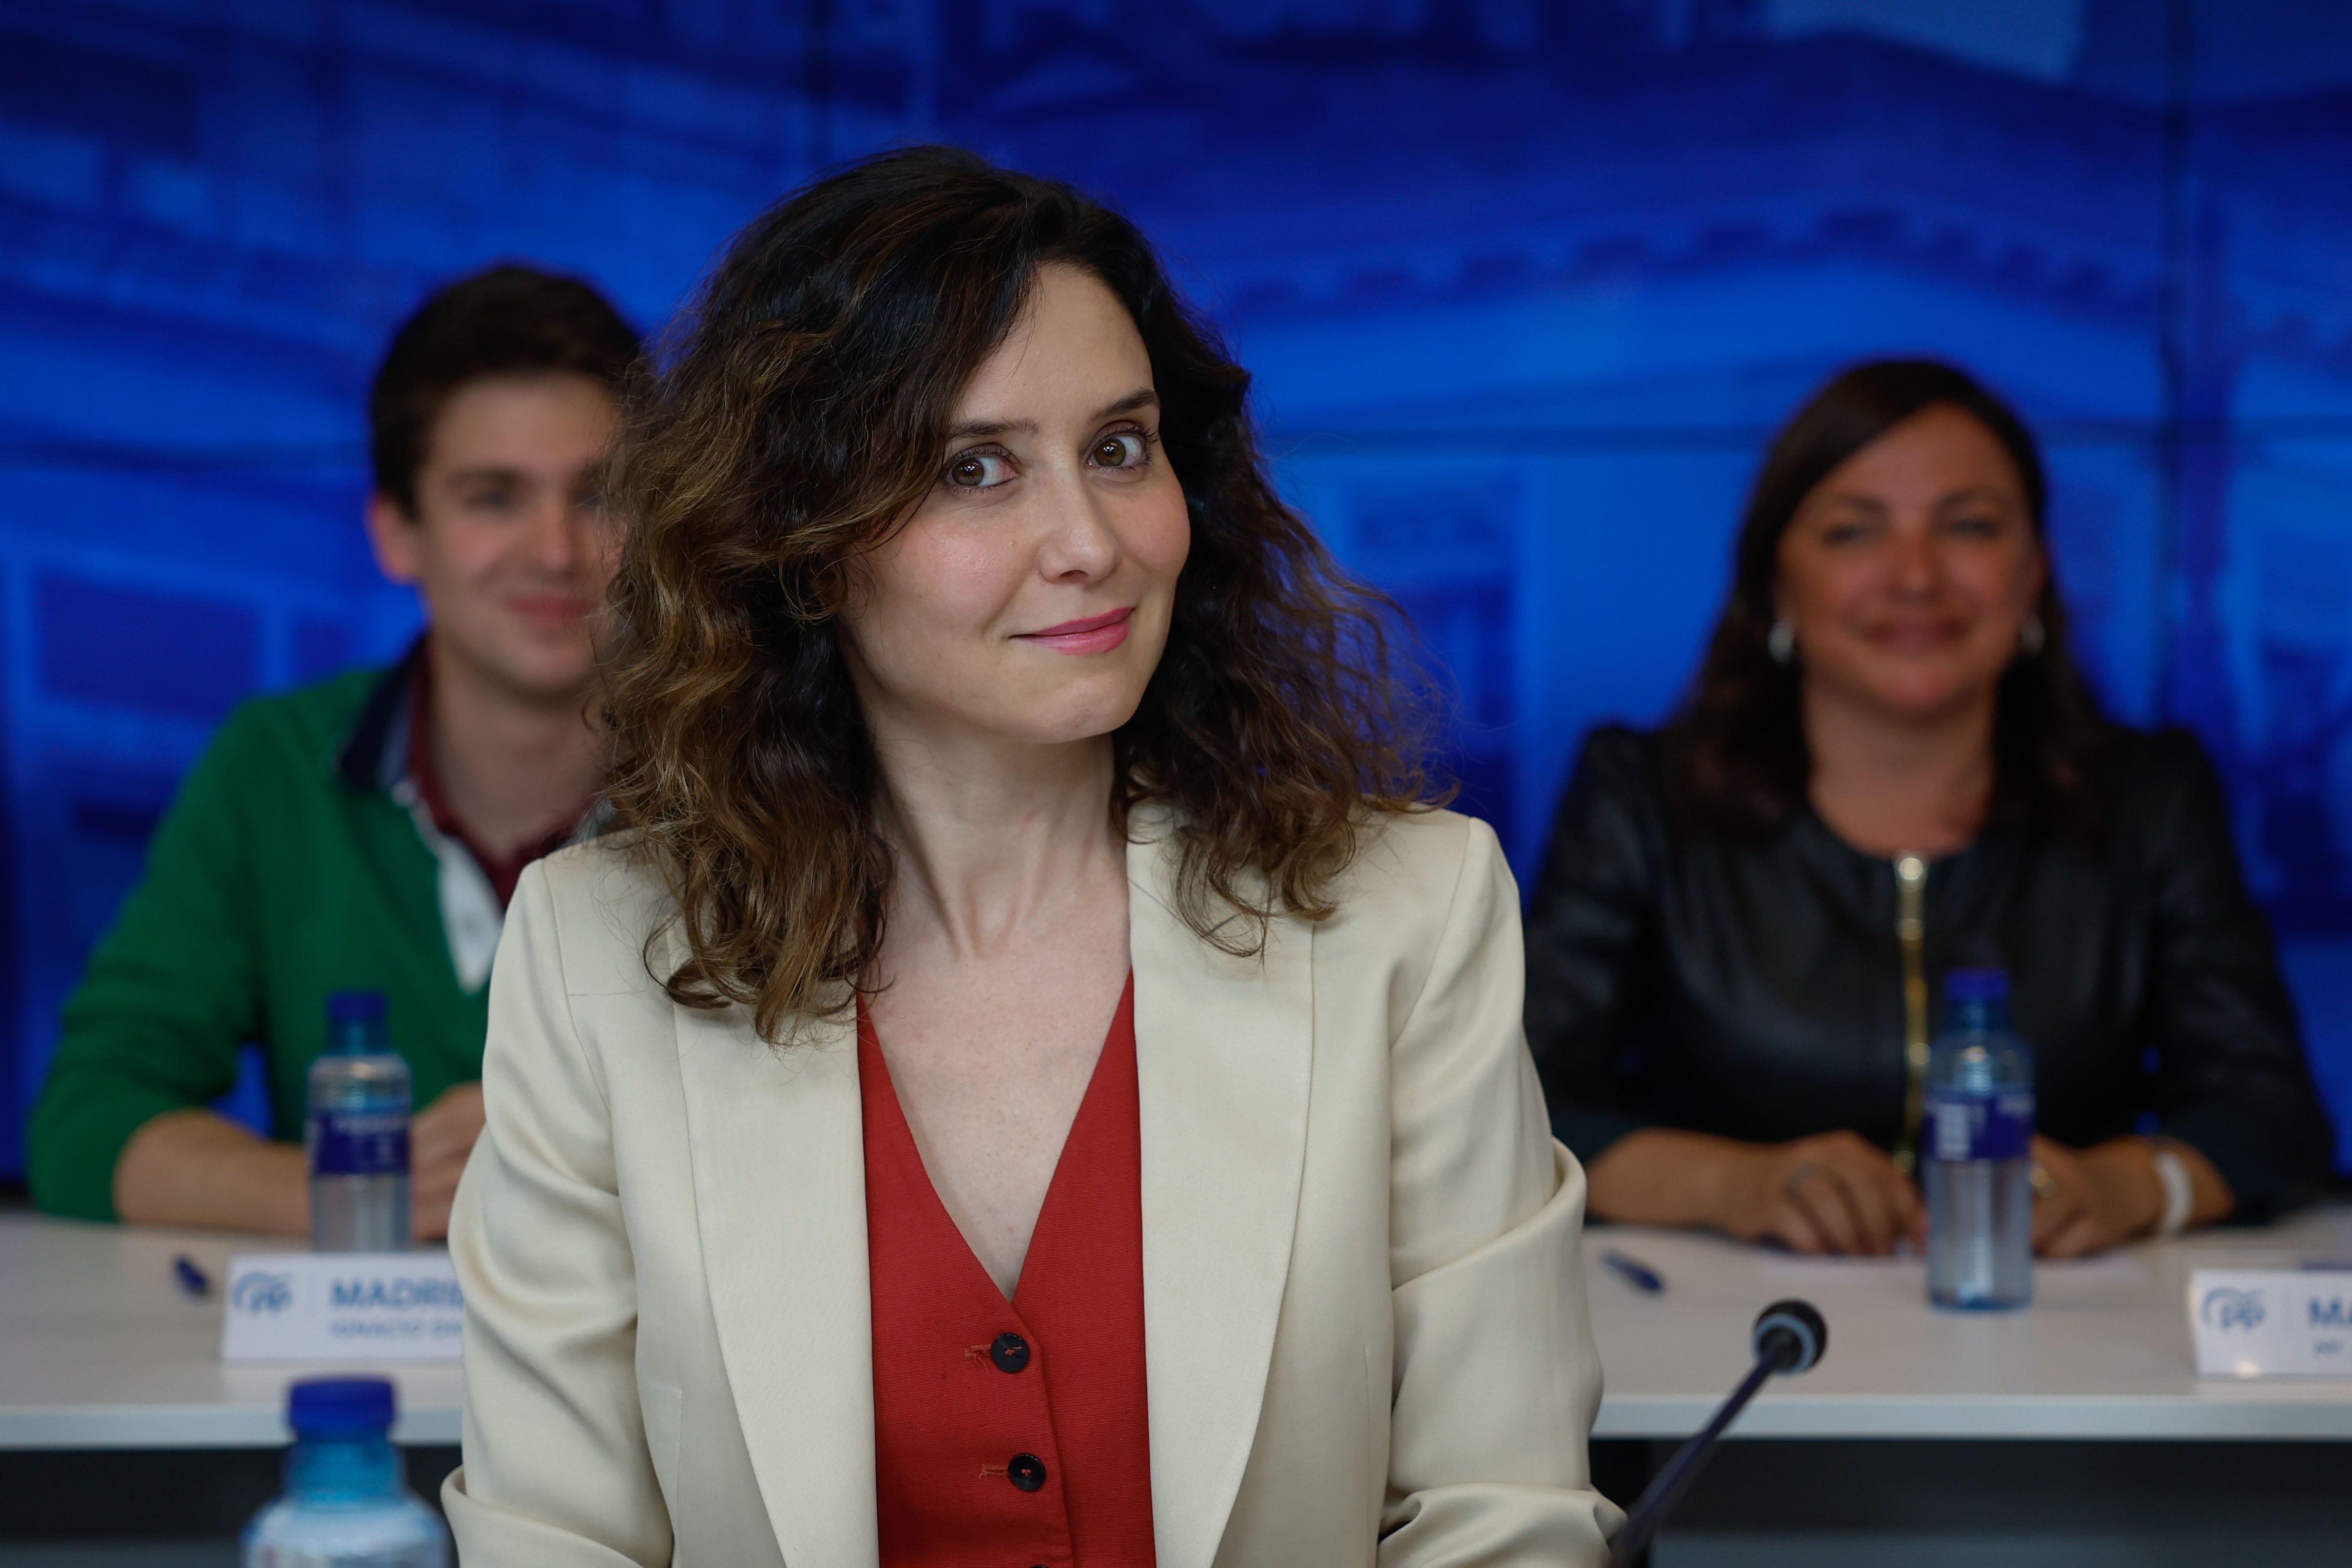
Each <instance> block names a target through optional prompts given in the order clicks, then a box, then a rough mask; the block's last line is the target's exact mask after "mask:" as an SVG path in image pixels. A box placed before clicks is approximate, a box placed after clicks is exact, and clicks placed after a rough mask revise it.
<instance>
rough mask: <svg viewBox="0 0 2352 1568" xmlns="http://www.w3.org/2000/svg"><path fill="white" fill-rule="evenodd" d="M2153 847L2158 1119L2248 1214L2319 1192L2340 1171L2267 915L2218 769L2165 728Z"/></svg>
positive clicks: (2149, 837) (2148, 835)
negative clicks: (2245, 864) (2243, 861)
mask: <svg viewBox="0 0 2352 1568" xmlns="http://www.w3.org/2000/svg"><path fill="white" fill-rule="evenodd" d="M2157 747H2158V750H2157V754H2156V766H2154V767H2152V768H2148V769H2147V775H2148V777H2149V778H2150V779H2153V780H2154V781H2155V788H2154V789H2152V790H2151V793H2152V794H2153V795H2154V796H2155V797H2156V799H2155V800H2153V801H2152V802H2151V817H2150V820H2148V821H2146V822H2144V823H2137V824H2129V827H2130V828H2131V829H2132V830H2133V831H2131V832H2130V837H2131V838H2133V839H2134V840H2136V841H2138V842H2139V843H2141V844H2144V845H2146V846H2147V853H2148V854H2149V858H2150V862H2151V866H2150V874H2151V878H2152V882H2153V887H2154V894H2155V919H2154V923H2153V929H2152V936H2153V946H2154V950H2153V951H2152V952H2151V953H2150V954H2149V955H2148V963H2149V970H2148V974H2149V988H2148V998H2147V1021H2148V1030H2149V1035H2148V1039H2149V1043H2150V1044H2151V1045H2152V1046H2153V1047H2154V1048H2155V1051H2154V1054H2155V1065H2156V1071H2155V1079H2154V1082H2153V1084H2152V1093H2151V1099H2152V1101H2153V1104H2154V1108H2155V1110H2156V1113H2157V1116H2158V1130H2159V1131H2160V1132H2162V1133H2163V1134H2166V1135H2167V1136H2169V1137H2174V1138H2178V1139H2179V1140H2180V1141H2181V1142H2182V1143H2184V1144H2187V1145H2189V1146H2190V1147H2192V1148H2194V1149H2196V1150H2197V1151H2198V1152H2199V1153H2200V1154H2202V1155H2204V1156H2205V1157H2206V1158H2207V1159H2209V1160H2210V1161H2211V1162H2212V1163H2213V1167H2214V1169H2216V1170H2218V1171H2219V1172H2221V1178H2222V1179H2223V1180H2224V1181H2226V1182H2228V1183H2229V1184H2230V1191H2231V1195H2232V1196H2233V1197H2236V1199H2237V1200H2238V1209H2237V1213H2236V1214H2235V1215H2234V1216H2233V1218H2240V1219H2262V1218H2267V1217H2268V1216H2269V1215H2271V1214H2272V1213H2274V1212H2275V1211H2277V1210H2278V1209H2280V1208H2283V1207H2291V1206H2292V1205H2294V1204H2296V1203H2299V1202H2304V1201H2306V1200H2308V1199H2309V1198H2311V1197H2315V1196H2316V1195H2317V1193H2318V1192H2319V1190H2320V1188H2321V1187H2322V1186H2325V1185H2326V1182H2327V1179H2328V1176H2329V1170H2330V1163H2331V1162H2330V1153H2331V1142H2332V1140H2331V1138H2330V1136H2329V1132H2328V1125H2327V1116H2326V1112H2325V1111H2324V1110H2322V1109H2321V1106H2320V1103H2319V1095H2318V1093H2317V1092H2316V1091H2315V1089H2314V1087H2313V1085H2312V1081H2311V1069H2310V1067H2309V1065H2308V1064H2307V1063H2306V1062H2305V1059H2304V1052H2303V1043H2302V1040H2301V1039H2300V1037H2299V1035H2298V1032H2297V1030H2296V1027H2295V1017H2294V1004H2293V1002H2292V1001H2290V1000H2289V999H2288V997H2287V990H2286V985H2285V982H2284V980H2283V979H2282V978H2281V977H2280V975H2279V968H2278V956H2277V953H2276V951H2275V949H2274V948H2273V946H2272V943H2271V934H2270V928H2269V925H2267V924H2266V923H2265V922H2264V921H2263V915H2262V911H2261V910H2259V909H2258V908H2256V907H2255V905H2254V902H2253V900H2252V898H2251V897H2250V896H2249V895H2248V894H2247V892H2246V885H2245V882H2244V880H2243V879H2242V877H2241V876H2240V875H2239V873H2238V857H2237V853H2236V851H2235V849H2234V847H2233V846H2232V845H2231V841H2230V827H2229V816H2228V811H2227V809H2226V807H2225V805H2224V803H2223V799H2222V794H2221V780H2220V779H2217V778H2216V777H2215V776H2214V773H2213V768H2212V764H2211V763H2210V762H2209V761H2208V760H2207V759H2206V757H2205V753H2204V749H2203V748H2202V747H2200V746H2199V745H2198V743H2197V741H2196V740H2195V738H2194V737H2190V736H2189V735H2188V734H2187V733H2186V732H2174V733H2171V734H2168V735H2165V736H2162V737H2158V741H2157Z"/></svg>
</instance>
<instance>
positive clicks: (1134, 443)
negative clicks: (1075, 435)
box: [1088, 430, 1148, 468]
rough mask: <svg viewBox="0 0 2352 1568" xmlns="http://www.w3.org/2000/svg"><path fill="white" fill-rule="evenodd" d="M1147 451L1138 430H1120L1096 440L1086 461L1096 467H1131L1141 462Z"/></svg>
mask: <svg viewBox="0 0 2352 1568" xmlns="http://www.w3.org/2000/svg"><path fill="white" fill-rule="evenodd" d="M1147 451H1148V448H1147V446H1146V444H1145V443H1144V439H1143V434H1142V433H1141V432H1140V431H1134V430H1122V431H1119V432H1118V434H1113V435H1106V436H1104V437H1103V438H1102V439H1101V440H1099V441H1097V442H1096V443H1095V448H1094V451H1093V452H1092V453H1090V454H1088V461H1090V462H1091V463H1093V464H1094V465H1095V466H1096V467H1097V468H1133V467H1137V466H1139V465H1141V464H1142V462H1143V459H1144V455H1145V454H1146V452H1147Z"/></svg>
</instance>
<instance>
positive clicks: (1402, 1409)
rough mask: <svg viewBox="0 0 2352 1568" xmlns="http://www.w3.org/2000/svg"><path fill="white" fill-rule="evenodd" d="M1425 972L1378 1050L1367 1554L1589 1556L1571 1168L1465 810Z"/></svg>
mask: <svg viewBox="0 0 2352 1568" xmlns="http://www.w3.org/2000/svg"><path fill="white" fill-rule="evenodd" d="M1468 827H1469V832H1468V834H1467V842H1466V848H1465V853H1464V856H1463V859H1462V862H1461V866H1460V870H1459V873H1458V874H1457V879H1456V882H1455V884H1454V897H1453V901H1452V905H1451V908H1450V909H1449V911H1448V913H1447V915H1446V918H1445V922H1444V927H1443V931H1442V934H1441V935H1440V937H1439V940H1438V943H1437V946H1436V951H1435V955H1434V957H1433V961H1432V963H1431V967H1430V972H1429V977H1428V978H1427V980H1426V981H1425V982H1424V983H1423V987H1422V990H1421V993H1420V996H1419V998H1418V999H1417V1000H1416V1001H1415V1002H1414V1003H1413V1005H1412V1009H1411V1010H1410V1012H1409V1013H1408V1014H1407V1016H1406V1018H1405V1020H1404V1023H1403V1026H1402V1030H1400V1032H1399V1034H1398V1036H1397V1039H1396V1040H1395V1042H1394V1043H1393V1045H1392V1046H1391V1052H1390V1056H1391V1097H1392V1104H1391V1153H1390V1159H1391V1179H1390V1272H1391V1281H1392V1289H1393V1296H1392V1305H1393V1321H1394V1323H1395V1334H1396V1340H1395V1345H1396V1349H1395V1364H1394V1366H1393V1369H1392V1375H1393V1378H1394V1396H1395V1397H1394V1404H1393V1406H1392V1413H1391V1427H1390V1447H1389V1484H1388V1497H1387V1503H1386V1506H1385V1508H1384V1509H1383V1511H1382V1514H1381V1552H1380V1562H1381V1568H1424V1565H1426V1568H1436V1565H1438V1564H1456V1563H1480V1564H1484V1565H1488V1568H1505V1565H1507V1564H1527V1565H1528V1568H1533V1565H1535V1564H1538V1563H1540V1564H1544V1565H1546V1568H1558V1565H1559V1564H1564V1563H1601V1562H1602V1561H1603V1560H1604V1559H1605V1558H1606V1556H1607V1554H1608V1547H1607V1544H1606V1542H1607V1536H1608V1532H1609V1531H1612V1530H1613V1529H1615V1528H1616V1526H1617V1525H1618V1524H1619V1523H1620V1522H1622V1514H1620V1513H1619V1511H1617V1509H1616V1508H1615V1507H1614V1506H1613V1505H1612V1504H1611V1503H1610V1502H1609V1501H1608V1500H1606V1499H1604V1498H1602V1497H1601V1494H1600V1493H1598V1492H1597V1491H1595V1490H1592V1482H1591V1469H1590V1467H1589V1464H1588V1459H1587V1455H1586V1448H1585V1440H1586V1437H1587V1435H1588V1434H1589V1433H1590V1432H1591V1427H1592V1417H1593V1415H1594V1412H1595V1411H1596V1410H1597V1409H1598V1407H1599V1406H1600V1401H1601V1367H1600V1362H1599V1358H1598V1356H1597V1355H1596V1354H1595V1352H1594V1350H1593V1346H1592V1333H1591V1322H1590V1319H1589V1317H1588V1315H1587V1312H1586V1306H1585V1296H1584V1279H1583V1271H1582V1256H1581V1249H1580V1235H1581V1232H1582V1228H1583V1215H1584V1176H1583V1172H1582V1170H1581V1169H1580V1167H1579V1166H1578V1165H1577V1164H1576V1161H1575V1159H1574V1157H1573V1156H1571V1155H1570V1154H1569V1153H1568V1152H1567V1151H1566V1150H1565V1149H1562V1148H1560V1147H1559V1145H1556V1144H1555V1143H1553V1141H1552V1140H1551V1138H1550V1136H1549V1134H1548V1131H1547V1128H1546V1124H1545V1119H1544V1110H1543V1095H1542V1091H1541V1089H1540V1088H1539V1087H1538V1084H1537V1082H1536V1076H1535V1072H1534V1070H1533V1068H1532V1066H1531V1065H1530V1063H1529V1061H1528V1052H1527V1047H1526V1040H1525V1036H1524V1034H1523V1033H1522V1031H1521V1028H1520V1022H1519V1002H1520V993H1521V989H1522V985H1521V980H1522V974H1523V970H1522V961H1521V956H1520V947H1519V929H1518V927H1519V918H1518V890H1517V885H1516V884H1515V883H1513V881H1512V878H1511V873H1510V868H1509V867H1508V866H1507V864H1506V863H1505V862H1504V860H1503V853H1502V850H1501V847H1500V846H1499V845H1498V844H1497V843H1496V841H1495V835H1494V832H1493V831H1492V830H1491V829H1489V828H1488V827H1487V826H1486V823H1484V822H1479V821H1472V822H1470V823H1469V824H1468Z"/></svg>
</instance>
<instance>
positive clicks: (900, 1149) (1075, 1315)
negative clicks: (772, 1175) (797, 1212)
mask: <svg viewBox="0 0 2352 1568" xmlns="http://www.w3.org/2000/svg"><path fill="white" fill-rule="evenodd" d="M857 1077H858V1092H859V1095H860V1098H861V1099H862V1101H863V1103H864V1113H865V1126H866V1254H867V1260H868V1264H869V1268H870V1270H871V1276H872V1281H873V1301H874V1308H873V1310H874V1472H875V1491H876V1505H877V1507H876V1511H877V1515H878V1521H877V1522H878V1523H879V1525H880V1527H881V1545H882V1568H964V1565H967V1564H971V1563H1002V1564H1005V1565H1006V1568H1023V1565H1024V1564H1037V1565H1040V1568H1043V1565H1045V1564H1052V1565H1053V1568H1151V1564H1152V1562H1153V1556H1152V1542H1151V1442H1150V1432H1149V1428H1148V1427H1147V1426H1146V1424H1145V1407H1144V1369H1143V1203H1142V1158H1141V1133H1140V1129H1139V1123H1138V1119H1137V1100H1136V1080H1135V979H1134V977H1133V976H1132V975H1130V976H1129V977H1128V983H1127V989H1126V991H1125V992H1124V993H1123V994H1121V996H1120V998H1119V1002H1118V1013H1117V1015H1116V1016H1115V1017H1114V1018H1113V1019H1112V1020H1111V1027H1110V1034H1109V1036H1108V1038H1107V1039H1106V1040H1104V1042H1103V1049H1102V1056H1101V1058H1100V1060H1099V1061H1097V1063H1096V1064H1095V1071H1094V1077H1093V1079H1092V1080H1091V1081H1090V1082H1088V1083H1087V1092H1086V1097H1085V1099H1084V1100H1083V1101H1081V1102H1080V1103H1079V1106H1078V1114H1077V1119H1076V1122H1074V1123H1073V1124H1071V1127H1070V1133H1069V1137H1068V1140H1067V1141H1066V1143H1064V1144H1063V1145H1062V1154H1061V1158H1060V1160H1059V1162H1058V1163H1057V1164H1056V1165H1055V1167H1054V1179H1053V1181H1052V1183H1051V1185H1050V1186H1048V1187H1047V1188H1046V1192H1045V1207H1044V1208H1043V1209H1042V1210H1040V1211H1039V1213H1038V1216H1037V1228H1036V1232H1035V1234H1034V1236H1033V1237H1032V1238H1031V1239H1030V1242H1029V1252H1028V1256H1027V1257H1026V1258H1025V1259H1024V1260H1023V1262H1022V1266H1021V1282H1020V1284H1019V1286H1018V1287H1017V1288H1016V1289H1015V1290H1014V1291H1013V1300H1012V1301H1010V1302H1008V1301H1005V1299H1004V1295H1003V1292H1002V1291H999V1290H998V1289H997V1288H996V1282H995V1281H993V1280H992V1279H990V1278H989V1275H988V1270H985V1269H983V1268H982V1267H981V1264H980V1260H979V1259H978V1258H976V1257H974V1256H973V1255H972V1250H971V1247H970V1246H969V1245H967V1244H966V1242H965V1241H964V1239H963V1233H962V1232H961V1231H960V1230H958V1229H957V1228H956V1226H955V1221H954V1220H953V1219H952V1218H950V1217H949V1215H948V1211H947V1207H946V1206H945V1205H943V1204H941V1203H940V1198H939V1194H938V1192H937V1191H936V1190H935V1189H934V1188H933V1187H932V1186H931V1179H930V1176H929V1173H928V1172H927V1171H926V1170H925V1169H924V1168H923V1160H922V1155H921V1153H920V1152H919V1150H918V1149H917V1148H916V1147H915V1139H914V1134H912V1133H911V1132H910V1131H909V1130H908V1126H907V1117H906V1113H905V1112H904V1111H903V1110H902V1109H901V1108H900V1106H899V1104H898V1095H897V1093H896V1092H894V1091H893V1090H892V1088H891V1086H890V1070H889V1068H888V1066H887V1064H886V1063H885V1062H884V1061H883V1058H882V1048H881V1045H880V1043H879V1042H878V1040H877V1039H876V1037H875V1033H874V1025H873V1023H872V1020H870V1019H868V1018H867V1017H866V1008H865V1004H864V1002H863V1001H861V1002H860V1003H859V1004H858V1009H857Z"/></svg>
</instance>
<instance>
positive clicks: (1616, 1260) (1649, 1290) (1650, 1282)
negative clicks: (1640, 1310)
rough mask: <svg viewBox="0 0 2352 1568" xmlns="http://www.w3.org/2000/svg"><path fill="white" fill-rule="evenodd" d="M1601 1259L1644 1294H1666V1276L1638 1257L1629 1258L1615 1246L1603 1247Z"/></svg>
mask: <svg viewBox="0 0 2352 1568" xmlns="http://www.w3.org/2000/svg"><path fill="white" fill-rule="evenodd" d="M1601 1261H1602V1262H1603V1263H1606V1264H1608V1265H1609V1266H1610V1267H1611V1268H1612V1269H1614V1270H1617V1272H1618V1273H1620V1274H1622V1275H1623V1276H1624V1278H1625V1282H1626V1283H1627V1284H1629V1285H1631V1286H1633V1288H1634V1289H1635V1290H1637V1291H1641V1292H1642V1293H1643V1294H1644V1295H1650V1296H1661V1295H1664V1294H1665V1290H1666V1280H1665V1276H1664V1275H1663V1274H1661V1273H1659V1272H1658V1271H1657V1270H1655V1269H1653V1268H1651V1267H1650V1266H1649V1265H1648V1264H1647V1263H1643V1262H1642V1261H1640V1260H1636V1259H1633V1258H1628V1257H1626V1256H1625V1254H1623V1253H1622V1252H1620V1251H1618V1250H1617V1249H1615V1248H1614V1247H1608V1248H1603V1249H1601Z"/></svg>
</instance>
